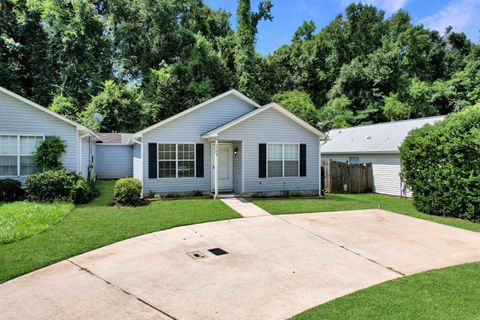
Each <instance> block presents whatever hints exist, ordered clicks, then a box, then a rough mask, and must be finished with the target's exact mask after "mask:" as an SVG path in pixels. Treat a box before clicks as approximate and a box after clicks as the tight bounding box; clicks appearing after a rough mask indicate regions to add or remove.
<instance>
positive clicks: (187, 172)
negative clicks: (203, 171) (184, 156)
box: [178, 161, 195, 178]
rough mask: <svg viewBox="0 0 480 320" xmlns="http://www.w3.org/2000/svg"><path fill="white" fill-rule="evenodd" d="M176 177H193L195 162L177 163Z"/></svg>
mask: <svg viewBox="0 0 480 320" xmlns="http://www.w3.org/2000/svg"><path fill="white" fill-rule="evenodd" d="M178 177H179V178H186V177H191V178H193V177H195V161H178Z"/></svg>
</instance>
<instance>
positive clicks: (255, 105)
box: [134, 89, 260, 137]
mask: <svg viewBox="0 0 480 320" xmlns="http://www.w3.org/2000/svg"><path fill="white" fill-rule="evenodd" d="M229 95H234V96H236V97H237V98H239V99H241V100H243V101H245V102H246V103H248V104H250V105H251V106H253V107H255V108H260V105H259V104H258V103H256V102H255V101H253V100H252V99H250V98H249V97H247V96H245V95H244V94H242V93H240V92H238V91H237V90H235V89H232V90H229V91H227V92H224V93H222V94H220V95H218V96H216V97H213V98H211V99H209V100H207V101H204V102H202V103H200V104H197V105H196V106H194V107H191V108H188V109H186V110H184V111H182V112H180V113H177V114H176V115H174V116H172V117H170V118H167V119H165V120H163V121H160V122H158V123H156V124H154V125H152V126H150V127H148V128H145V129H143V130H141V131H138V132H136V133H134V136H135V137H138V136H141V135H142V134H144V133H145V132H148V131H151V130H153V129H156V128H158V127H160V126H163V125H164V124H166V123H169V122H170V121H172V120H175V119H177V118H180V117H182V116H184V115H186V114H188V113H190V112H192V111H195V110H197V109H200V108H202V107H204V106H206V105H209V104H210V103H212V102H214V101H217V100H220V99H222V98H224V97H226V96H229Z"/></svg>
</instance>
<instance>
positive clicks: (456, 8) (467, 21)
mask: <svg viewBox="0 0 480 320" xmlns="http://www.w3.org/2000/svg"><path fill="white" fill-rule="evenodd" d="M479 12H480V0H461V1H455V0H454V1H452V2H450V3H449V4H448V5H447V6H446V7H445V8H443V9H442V10H440V11H438V12H437V13H435V14H434V15H431V16H429V17H426V18H423V19H421V20H420V23H423V24H424V25H425V26H426V27H427V28H431V29H435V30H438V31H440V32H444V31H445V28H446V27H448V26H452V27H453V30H454V31H456V32H465V33H466V34H467V35H469V36H470V37H471V38H472V39H473V40H477V39H478V29H480V16H479Z"/></svg>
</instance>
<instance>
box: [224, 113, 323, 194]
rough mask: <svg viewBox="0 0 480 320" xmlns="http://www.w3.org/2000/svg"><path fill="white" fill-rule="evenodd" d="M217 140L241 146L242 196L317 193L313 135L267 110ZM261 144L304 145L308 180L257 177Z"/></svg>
mask: <svg viewBox="0 0 480 320" xmlns="http://www.w3.org/2000/svg"><path fill="white" fill-rule="evenodd" d="M218 138H219V140H222V141H223V140H225V141H228V140H231V141H239V140H243V143H244V148H245V150H244V152H245V154H244V161H245V164H244V169H245V173H244V176H245V193H255V192H266V193H267V192H282V191H286V190H288V191H293V190H301V191H305V192H313V191H316V190H318V185H319V181H318V180H319V179H318V169H319V168H318V167H319V163H318V144H319V143H318V142H319V139H318V137H317V136H316V135H314V134H313V133H311V132H309V131H307V130H306V129H305V128H303V127H301V126H300V125H298V124H297V123H296V122H294V121H293V120H291V119H289V118H288V117H286V116H285V115H283V114H281V113H279V112H278V111H276V110H274V109H269V110H266V111H264V112H261V113H259V114H257V115H256V116H254V117H251V118H249V119H247V120H245V121H243V122H241V123H239V124H237V125H236V126H234V127H231V128H229V129H226V130H225V131H223V132H221V133H220V134H219V135H218ZM260 143H305V144H306V145H307V176H305V177H287V178H259V177H258V145H259V144H260Z"/></svg>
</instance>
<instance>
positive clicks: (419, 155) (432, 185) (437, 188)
mask: <svg viewBox="0 0 480 320" xmlns="http://www.w3.org/2000/svg"><path fill="white" fill-rule="evenodd" d="M400 157H401V162H402V172H401V175H402V178H403V179H404V181H405V183H406V185H407V186H408V187H410V189H411V190H412V191H413V196H414V204H415V207H416V208H417V209H418V210H420V211H422V212H425V213H428V214H434V215H445V216H451V217H457V218H463V219H469V220H472V221H479V220H480V188H479V186H480V104H477V105H476V106H474V107H471V108H468V109H466V110H465V111H462V112H460V113H457V114H452V115H450V116H448V117H447V118H446V119H445V120H444V121H442V122H439V123H435V124H434V125H426V126H424V127H422V128H419V129H416V130H413V131H412V132H410V134H409V135H408V136H407V137H406V139H405V141H404V142H403V144H402V146H401V147H400Z"/></svg>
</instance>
